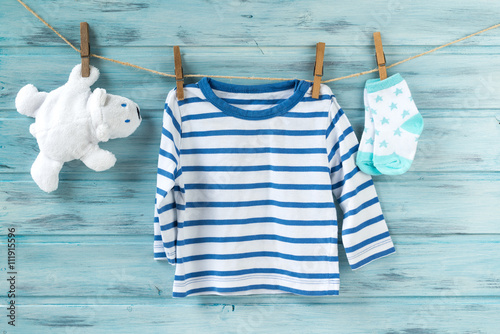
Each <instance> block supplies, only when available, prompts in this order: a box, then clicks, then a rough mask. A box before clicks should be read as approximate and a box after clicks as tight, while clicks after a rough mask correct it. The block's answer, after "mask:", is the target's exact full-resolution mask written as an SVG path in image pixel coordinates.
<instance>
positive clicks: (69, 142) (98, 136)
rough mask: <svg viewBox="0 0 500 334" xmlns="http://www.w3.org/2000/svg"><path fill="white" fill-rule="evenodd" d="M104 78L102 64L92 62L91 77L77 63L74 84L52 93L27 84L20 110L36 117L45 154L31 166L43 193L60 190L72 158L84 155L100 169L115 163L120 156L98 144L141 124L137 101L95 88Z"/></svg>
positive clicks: (87, 162)
mask: <svg viewBox="0 0 500 334" xmlns="http://www.w3.org/2000/svg"><path fill="white" fill-rule="evenodd" d="M98 78H99V70H98V69H97V68H95V67H93V66H90V75H89V77H82V75H81V65H77V66H75V67H74V68H73V70H72V71H71V74H70V75H69V79H68V82H66V84H64V85H63V86H61V87H59V88H57V89H55V90H53V91H51V92H50V93H47V92H39V91H38V89H37V88H36V87H35V86H33V85H26V86H24V87H23V88H22V89H21V90H20V91H19V93H18V94H17V97H16V108H17V111H18V112H19V113H21V114H23V115H26V116H30V117H34V118H35V123H33V124H31V126H30V133H31V134H32V135H33V136H34V137H35V138H36V140H37V142H38V146H39V148H40V154H38V157H37V158H36V160H35V162H34V163H33V165H32V166H31V176H32V177H33V180H35V182H36V184H37V185H38V186H39V187H40V189H42V190H43V191H46V192H51V191H54V190H56V189H57V187H58V183H59V172H60V171H61V168H62V166H63V164H64V163H65V162H67V161H71V160H75V159H80V160H82V161H83V163H84V164H85V165H86V166H87V167H89V168H91V169H93V170H95V171H103V170H106V169H109V168H111V167H113V166H114V164H115V162H116V158H115V156H114V154H113V153H111V152H109V151H106V150H103V149H101V148H99V145H98V143H99V142H101V141H103V142H105V141H108V140H109V139H114V138H123V137H127V136H129V135H131V134H132V133H133V132H134V131H135V129H137V127H138V126H139V124H140V123H141V114H140V110H139V107H138V106H137V104H135V103H134V102H132V101H131V100H129V99H127V98H125V97H121V96H117V95H111V94H106V91H105V90H104V89H102V88H96V89H95V90H94V92H92V91H91V90H90V86H91V85H92V84H94V83H95V82H96V81H97V79H98Z"/></svg>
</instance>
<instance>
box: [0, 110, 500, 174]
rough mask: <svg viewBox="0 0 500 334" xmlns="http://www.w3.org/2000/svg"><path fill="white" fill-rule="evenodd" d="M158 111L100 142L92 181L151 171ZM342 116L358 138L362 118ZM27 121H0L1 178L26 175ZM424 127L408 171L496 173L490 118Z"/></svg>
mask: <svg viewBox="0 0 500 334" xmlns="http://www.w3.org/2000/svg"><path fill="white" fill-rule="evenodd" d="M162 113H163V111H162V110H146V111H143V113H142V114H143V115H144V117H145V119H144V121H143V122H142V124H141V126H140V127H139V128H138V129H137V130H136V132H135V133H133V134H132V135H131V136H130V137H127V138H122V139H116V140H111V141H109V142H106V143H101V147H103V148H105V149H108V150H110V151H111V152H113V153H114V154H116V156H117V158H118V162H117V164H116V166H115V167H113V170H110V171H104V172H102V173H97V174H100V175H99V176H96V177H101V175H102V177H103V178H105V177H112V173H118V172H124V173H130V174H142V173H146V174H147V173H151V172H154V171H155V170H156V167H155V166H156V164H157V159H158V145H159V140H160V136H161V127H162V125H161V122H162V120H161V116H162ZM346 113H347V114H348V116H349V120H350V122H351V124H352V126H353V128H354V130H355V132H356V135H357V137H358V139H359V138H361V133H362V131H363V127H364V117H361V116H351V115H350V114H351V113H350V112H349V111H346ZM358 114H359V113H358ZM153 116H154V118H151V117H153ZM32 122H33V119H31V118H28V117H24V116H21V115H19V117H16V118H13V119H0V133H2V137H1V138H0V174H1V173H13V172H14V173H18V172H21V173H28V172H29V170H30V167H31V164H32V162H33V161H34V159H35V158H36V155H37V152H38V146H37V143H36V140H35V139H34V138H33V137H32V136H31V134H30V133H29V131H28V129H29V124H31V123H32ZM424 123H425V126H424V131H423V133H422V135H421V138H420V141H419V143H418V146H417V153H416V156H415V160H414V163H413V165H412V167H411V169H410V170H411V171H418V172H424V171H429V172H444V171H499V168H500V146H499V145H492V140H494V139H493V138H500V126H499V125H498V120H497V119H496V118H495V117H493V115H492V116H491V117H488V118H486V117H481V118H463V117H457V118H454V117H447V118H426V119H424ZM73 172H77V173H86V172H88V175H89V176H90V177H91V178H94V174H96V173H94V172H90V171H89V170H88V169H87V168H86V167H85V166H84V165H83V164H82V163H80V162H79V161H75V162H72V163H69V164H67V166H65V167H64V168H63V171H62V173H63V174H65V173H73ZM63 179H64V178H63ZM393 179H397V177H394V178H393Z"/></svg>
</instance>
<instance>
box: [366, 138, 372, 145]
mask: <svg viewBox="0 0 500 334" xmlns="http://www.w3.org/2000/svg"><path fill="white" fill-rule="evenodd" d="M365 144H372V145H373V138H368V139H367V140H366V142H365Z"/></svg>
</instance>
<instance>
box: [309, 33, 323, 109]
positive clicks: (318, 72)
mask: <svg viewBox="0 0 500 334" xmlns="http://www.w3.org/2000/svg"><path fill="white" fill-rule="evenodd" d="M324 57H325V43H323V42H319V43H317V44H316V61H315V63H314V72H313V73H314V82H313V88H312V98H313V99H318V98H319V88H320V85H321V77H322V76H323V59H324Z"/></svg>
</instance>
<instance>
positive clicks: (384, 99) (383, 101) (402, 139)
mask: <svg viewBox="0 0 500 334" xmlns="http://www.w3.org/2000/svg"><path fill="white" fill-rule="evenodd" d="M366 92H367V100H368V104H369V106H370V109H371V112H372V117H373V120H374V122H373V124H374V125H373V127H374V132H375V136H374V137H375V138H374V143H373V165H374V166H375V168H376V169H377V170H378V171H379V172H381V173H382V174H387V175H399V174H403V173H405V172H406V171H408V169H410V166H411V164H412V162H413V158H414V157H415V153H416V151H417V142H418V139H419V137H420V134H421V133H422V130H423V127H424V121H423V118H422V116H421V115H420V113H419V112H418V109H417V106H416V105H415V102H413V98H412V96H411V93H410V89H409V88H408V85H407V83H406V81H405V80H404V79H403V77H402V76H401V75H400V74H399V73H397V74H394V75H392V76H390V77H389V78H387V79H385V80H382V81H380V80H378V79H375V81H370V82H367V84H366Z"/></svg>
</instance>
